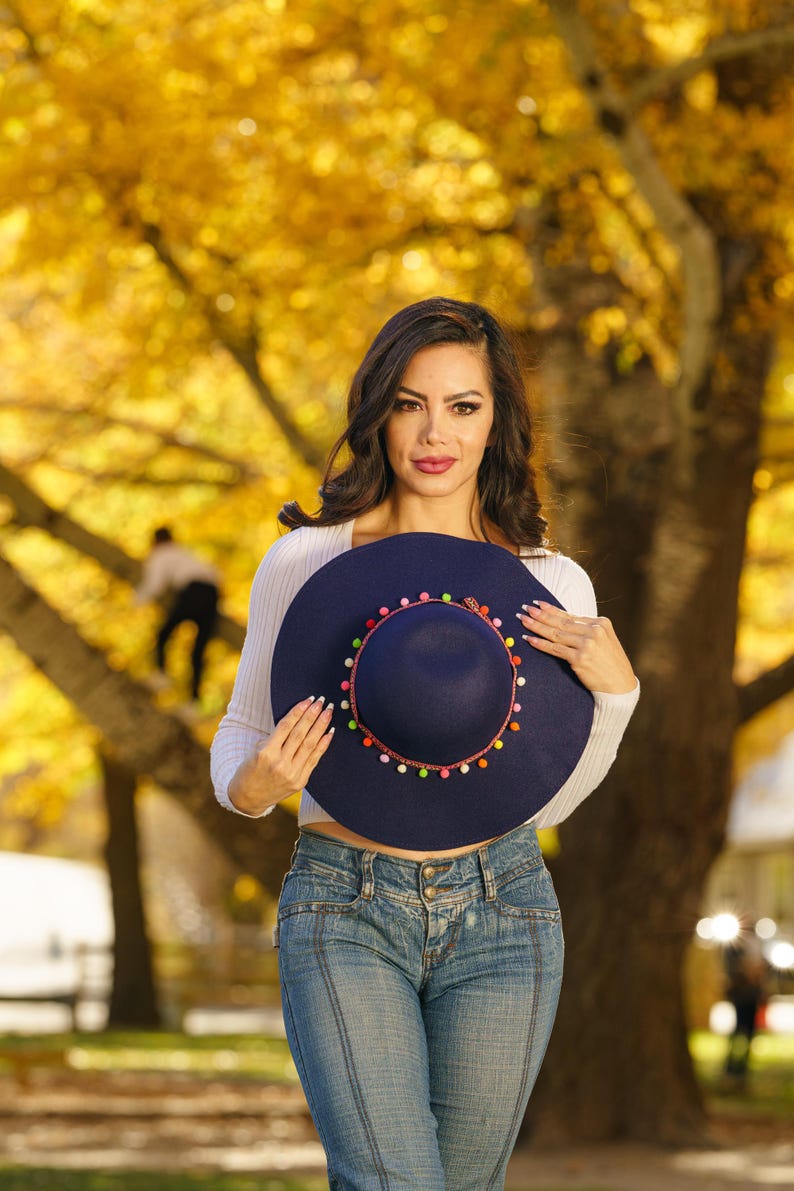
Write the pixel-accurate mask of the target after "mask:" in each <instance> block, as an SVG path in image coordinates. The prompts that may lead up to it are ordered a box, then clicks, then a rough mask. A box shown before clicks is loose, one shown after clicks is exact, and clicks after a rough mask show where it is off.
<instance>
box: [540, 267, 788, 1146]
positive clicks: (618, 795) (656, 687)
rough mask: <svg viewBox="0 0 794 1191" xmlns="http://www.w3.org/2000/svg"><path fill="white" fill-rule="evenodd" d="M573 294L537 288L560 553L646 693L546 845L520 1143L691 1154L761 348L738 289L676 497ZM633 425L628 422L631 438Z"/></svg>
mask: <svg viewBox="0 0 794 1191" xmlns="http://www.w3.org/2000/svg"><path fill="white" fill-rule="evenodd" d="M583 268H584V266H583ZM572 278H573V271H571V272H570V273H569V274H568V276H567V277H563V276H562V275H560V274H555V277H554V279H553V281H549V279H548V278H547V279H546V280H547V282H548V283H549V284H551V285H553V286H555V289H554V292H553V294H552V295H551V296H552V298H553V300H554V302H555V305H556V306H557V307H558V308H560V309H563V310H565V311H566V314H565V319H564V325H563V326H560V327H557V328H556V329H555V345H554V352H553V368H552V371H551V377H550V380H551V387H552V389H555V387H556V396H557V398H558V400H561V396H560V395H561V393H562V392H563V391H564V392H565V393H567V395H568V396H567V403H568V414H567V416H568V419H569V421H570V423H571V424H573V425H577V426H584V427H587V428H588V430H590V431H591V435H590V442H589V449H588V450H582V449H579V448H578V447H574V448H570V447H569V449H567V450H565V449H562V450H560V451H556V452H555V457H556V458H557V459H558V460H559V464H558V468H557V471H558V476H557V478H558V480H560V481H562V482H561V484H560V486H561V488H562V489H563V491H564V492H565V493H566V494H567V495H570V496H571V497H572V499H571V501H570V504H571V506H572V508H573V510H574V517H573V518H572V519H571V520H572V528H571V526H569V527H568V530H567V533H568V534H570V536H572V537H573V539H574V540H575V541H576V542H578V543H579V544H580V545H581V546H583V547H584V549H585V557H584V558H583V559H582V561H583V562H584V563H585V566H586V567H587V569H588V570H589V571H590V573H591V574H592V575H593V576H594V579H595V584H596V590H597V592H598V594H599V597H600V605H601V611H602V612H603V613H605V614H606V615H609V616H610V618H611V619H612V620H613V621H614V622H615V624H616V627H617V630H618V633H619V635H620V636H621V639H622V640H623V641H624V643H625V644H626V646H627V648H628V650H629V653H630V655H631V656H632V658H633V661H634V665H635V669H636V671H637V673H638V674H639V676H640V679H641V681H642V687H643V689H642V697H641V699H640V703H639V707H638V710H637V712H636V714H635V717H634V719H633V721H632V723H631V725H630V727H629V731H628V733H627V736H626V739H625V740H624V742H623V745H622V746H621V750H620V752H619V755H618V759H617V762H616V764H615V766H614V767H613V770H612V771H611V773H610V774H609V776H608V778H607V780H606V781H605V783H604V784H603V786H602V788H601V789H600V790H599V791H597V792H596V793H595V794H593V796H592V797H591V799H590V800H588V802H587V803H585V805H584V806H582V807H581V808H580V809H579V810H578V811H577V813H576V815H574V816H573V817H572V819H571V820H570V821H568V822H567V823H565V824H563V825H562V827H561V829H560V840H561V845H562V846H561V853H560V855H559V857H558V858H557V859H556V860H555V861H554V862H553V865H552V872H553V875H554V879H555V883H556V885H557V889H558V894H559V897H560V903H561V906H562V911H563V920H564V923H565V928H566V938H567V955H566V976H565V980H564V983H563V993H562V998H561V1002H560V1009H559V1014H558V1020H557V1025H556V1027H555V1031H554V1034H553V1036H552V1041H551V1045H550V1048H549V1054H548V1056H547V1059H546V1062H545V1064H544V1068H543V1071H542V1073H541V1078H540V1080H539V1083H538V1087H537V1089H536V1092H535V1094H534V1096H533V1100H532V1102H531V1104H530V1112H529V1116H528V1126H529V1130H530V1131H531V1132H532V1133H533V1134H535V1133H537V1135H539V1136H542V1137H543V1139H544V1141H549V1140H558V1141H562V1140H572V1139H573V1138H577V1139H583V1138H584V1139H592V1140H605V1139H613V1138H622V1137H628V1138H634V1139H642V1140H647V1141H654V1142H665V1143H667V1142H669V1143H676V1144H680V1143H692V1142H694V1141H699V1140H701V1139H702V1136H703V1132H704V1128H705V1114H704V1111H703V1106H702V1102H701V1097H700V1093H699V1090H698V1087H697V1085H696V1082H695V1079H694V1075H693V1071H692V1065H691V1061H690V1059H689V1055H688V1050H687V1033H686V1021H685V1016H684V1006H683V997H682V987H681V983H682V982H681V972H682V966H683V958H684V953H685V951H686V948H687V946H688V943H689V940H690V939H691V933H692V929H693V926H694V923H695V921H696V920H697V916H698V912H699V906H700V902H701V897H702V893H703V887H704V883H705V880H706V876H707V874H708V871H709V868H710V867H711V864H712V862H713V861H714V859H715V858H716V856H717V854H718V853H719V851H720V849H721V847H722V843H723V833H724V826H725V821H726V817H727V812H728V806H729V800H730V771H731V745H732V738H733V734H734V730H735V727H736V725H737V722H738V706H737V702H738V701H737V696H736V688H735V686H734V683H733V680H732V668H733V654H734V641H735V631H736V607H737V595H738V584H739V577H740V573H741V567H742V562H743V555H744V534H745V524H746V519H747V512H748V508H749V504H750V500H751V496H752V478H753V473H754V470H755V466H756V452H757V439H758V425H759V407H760V399H761V395H762V394H763V391H764V382H765V378H766V375H767V371H768V368H769V362H770V356H771V352H770V340H769V335H768V334H767V333H766V332H764V331H757V330H755V329H753V330H752V331H751V332H748V333H747V334H746V335H743V336H740V335H737V333H736V331H735V327H736V325H737V322H736V315H737V306H738V305H740V304H741V301H742V298H743V295H742V294H741V293H739V294H736V293H735V288H734V290H733V291H732V292H733V298H732V300H731V302H730V303H729V304H728V305H727V306H726V309H725V310H724V312H723V317H722V319H721V324H720V330H719V336H718V340H717V345H716V353H715V357H714V361H713V363H712V368H711V370H710V373H709V376H708V383H707V386H706V389H705V395H704V402H703V419H702V429H701V430H700V431H698V432H697V433H696V432H694V431H690V434H691V442H690V446H689V448H688V450H689V452H690V454H691V458H692V459H693V461H694V463H695V466H694V467H693V468H692V469H691V471H689V472H688V474H687V476H686V477H684V478H683V479H682V473H681V471H680V469H679V468H678V467H677V466H676V460H675V454H676V453H675V451H674V450H673V449H672V448H671V447H668V446H666V445H665V439H666V437H667V436H668V435H669V434H675V433H680V432H681V430H680V424H679V425H678V426H676V427H675V429H673V425H672V423H671V422H670V418H669V413H668V411H667V403H668V401H669V395H668V394H667V393H666V392H665V391H664V390H663V389H662V387H661V386H660V385H659V384H658V382H656V381H655V380H654V379H653V376H652V373H651V372H650V369H647V368H645V369H643V368H640V369H639V370H638V371H637V373H635V375H634V376H632V377H630V378H628V379H621V378H619V377H617V376H615V375H613V376H608V375H607V373H608V368H609V363H608V359H607V358H606V356H602V357H600V358H597V359H593V358H592V356H588V355H587V353H586V351H585V348H584V344H583V343H581V342H577V340H578V336H579V331H578V328H579V327H580V326H581V316H582V314H583V313H584V311H583V309H582V305H583V303H586V302H595V303H596V304H599V305H601V304H608V302H607V301H606V299H607V294H606V293H605V287H607V288H608V287H609V285H610V279H609V278H608V277H604V276H600V277H599V278H596V279H592V278H591V279H588V278H586V277H582V278H581V279H580V283H579V284H578V285H572V284H571V282H572ZM612 284H613V285H615V284H617V283H616V282H614V280H613V282H612ZM556 287H559V288H556ZM563 291H564V292H563ZM612 300H613V301H615V300H617V299H616V296H615V294H614V292H613V294H612ZM748 325H750V326H751V327H753V328H754V324H753V321H752V320H748ZM726 378H728V379H726ZM605 394H606V395H605ZM552 395H553V396H554V394H552ZM596 395H597V399H596ZM593 409H597V410H598V411H599V414H598V415H597V417H596V418H595V419H594V420H591V421H589V422H588V413H589V411H591V410H593ZM632 410H633V411H640V410H642V411H643V412H642V414H639V413H638V414H637V415H636V418H635V420H636V422H637V423H638V425H636V426H634V427H633V428H631V427H627V425H626V424H625V416H626V413H627V411H632ZM632 435H633V437H632ZM629 438H630V439H631V449H630V450H627V446H628V445H629V444H628V439H629Z"/></svg>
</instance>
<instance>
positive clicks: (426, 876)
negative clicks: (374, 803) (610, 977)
mask: <svg viewBox="0 0 794 1191" xmlns="http://www.w3.org/2000/svg"><path fill="white" fill-rule="evenodd" d="M278 934H279V948H280V949H279V967H280V974H281V991H282V1001H283V1007H284V1019H285V1023H286V1029H287V1037H288V1039H289V1044H290V1047H291V1050H292V1054H293V1057H294V1059H295V1063H296V1066H297V1068H298V1072H299V1074H300V1078H301V1082H302V1084H303V1088H304V1091H305V1093H306V1098H307V1101H308V1104H309V1108H310V1110H311V1113H312V1117H313V1118H314V1122H315V1125H316V1127H317V1131H318V1133H319V1135H320V1139H321V1141H322V1143H323V1146H324V1148H325V1152H326V1157H327V1161H328V1179H329V1184H330V1187H331V1191H369V1189H370V1188H372V1189H374V1188H378V1189H383V1188H388V1189H389V1191H397V1189H399V1191H408V1189H409V1188H410V1189H411V1191H488V1189H491V1188H501V1187H503V1186H504V1178H505V1170H506V1168H507V1162H508V1159H509V1157H510V1154H511V1152H512V1149H513V1146H514V1144H515V1139H516V1135H517V1133H518V1128H519V1126H520V1124H521V1120H522V1117H523V1115H524V1110H525V1108H526V1104H527V1100H528V1099H529V1093H530V1091H531V1089H532V1086H533V1084H534V1082H535V1078H536V1076H537V1073H538V1070H539V1068H540V1064H541V1061H542V1059H543V1055H544V1053H545V1050H546V1044H547V1042H548V1038H549V1034H550V1033H551V1027H552V1023H553V1021H554V1014H555V1011H556V1008H557V997H558V993H559V987H560V981H561V978H562V960H563V941H562V928H561V924H560V913H559V907H558V905H557V898H556V896H555V893H554V888H553V886H552V883H551V878H550V876H549V874H548V872H547V870H546V867H545V865H544V863H543V858H542V856H541V853H540V849H539V847H538V842H537V836H536V833H535V831H534V829H533V828H530V827H519V828H517V829H516V830H515V831H512V832H510V833H509V834H508V835H505V836H502V837H501V838H500V839H498V840H496V841H495V842H494V843H492V844H488V845H486V846H484V847H482V848H479V849H477V850H475V851H472V852H467V853H466V854H465V855H463V856H458V857H456V858H455V859H449V858H446V859H443V858H439V859H437V860H433V859H429V860H425V861H422V862H421V863H417V862H415V861H411V860H403V859H399V858H396V857H393V856H389V855H386V854H385V853H381V852H371V851H365V850H363V849H361V848H357V847H352V846H350V845H348V844H345V843H341V842H339V841H337V840H332V839H329V838H328V837H326V836H324V835H321V834H320V833H319V832H312V831H310V830H308V831H307V830H304V831H302V832H301V836H300V839H299V841H298V844H297V847H296V849H295V854H294V857H293V863H292V867H291V869H290V871H289V873H288V874H287V877H286V878H285V881H284V887H283V890H282V895H281V901H280V905H279V931H278Z"/></svg>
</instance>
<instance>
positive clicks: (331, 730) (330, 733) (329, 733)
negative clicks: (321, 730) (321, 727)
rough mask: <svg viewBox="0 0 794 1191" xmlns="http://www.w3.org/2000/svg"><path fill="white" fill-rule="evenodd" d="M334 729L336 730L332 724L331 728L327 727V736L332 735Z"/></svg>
mask: <svg viewBox="0 0 794 1191" xmlns="http://www.w3.org/2000/svg"><path fill="white" fill-rule="evenodd" d="M335 731H336V727H335V726H334V727H333V728H329V729H328V735H329V736H333V734H334V732H335Z"/></svg>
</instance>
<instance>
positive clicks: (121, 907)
mask: <svg viewBox="0 0 794 1191" xmlns="http://www.w3.org/2000/svg"><path fill="white" fill-rule="evenodd" d="M99 758H100V762H101V766H102V777H103V789H104V797H105V808H106V811H107V839H106V843H105V860H106V863H107V870H108V876H109V878H110V892H111V901H112V905H113V925H114V933H113V984H112V988H111V994H110V1004H109V1007H108V1026H110V1027H118V1028H127V1027H130V1028H135V1029H157V1028H158V1027H159V1026H160V1024H161V1020H160V1010H159V1007H158V1004H157V992H156V989H155V981H154V970H153V967H152V952H151V945H150V943H149V936H148V932H147V930H146V912H145V909H144V900H143V892H142V890H141V864H140V846H139V836H138V823H137V817H136V813H135V784H136V779H135V774H134V773H133V772H132V771H131V770H129V769H128V768H127V767H126V765H122V764H121V763H120V762H119V761H118V760H117V759H116V758H115V757H114V756H113V755H112V753H111V752H110V750H108V749H107V748H104V747H103V748H100V750H99Z"/></svg>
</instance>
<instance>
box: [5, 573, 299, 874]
mask: <svg viewBox="0 0 794 1191" xmlns="http://www.w3.org/2000/svg"><path fill="white" fill-rule="evenodd" d="M0 629H3V630H4V631H6V632H7V633H9V635H10V636H11V637H12V638H13V639H14V640H15V641H16V643H17V645H18V646H19V648H20V649H21V650H22V651H23V652H24V653H26V654H27V655H28V657H29V658H30V659H31V661H32V662H33V663H34V665H35V666H37V667H38V669H39V670H41V672H42V673H43V674H44V675H46V677H47V678H49V679H50V681H51V682H53V683H54V684H55V685H56V686H57V687H58V688H59V689H60V690H61V691H62V692H63V693H64V694H65V695H66V697H67V698H68V699H69V700H70V701H71V702H72V703H74V705H75V707H76V708H77V709H78V710H79V711H80V712H81V714H82V715H84V716H85V717H86V719H87V720H88V721H89V722H90V723H92V724H95V725H96V727H97V728H98V729H99V731H100V732H101V734H102V735H103V736H104V737H105V739H106V740H107V741H108V742H109V743H110V744H111V745H112V747H113V749H114V753H115V756H116V757H117V758H118V760H119V762H120V763H122V764H123V765H125V766H126V767H127V768H128V769H130V770H132V772H134V773H136V774H138V775H143V774H148V775H149V776H150V777H151V778H153V780H154V781H155V782H157V784H158V785H159V786H161V787H162V788H163V789H164V790H168V791H169V792H170V793H172V794H174V795H176V796H177V797H178V798H179V799H180V801H181V803H182V805H183V806H184V807H185V808H186V809H187V810H188V811H189V812H190V813H191V814H192V815H193V816H194V818H195V819H196V820H197V821H198V822H199V823H201V824H202V826H203V827H204V828H205V829H206V830H207V831H208V832H209V833H210V834H211V835H212V836H213V837H214V838H215V839H216V840H217V841H218V842H219V843H220V844H221V846H222V847H225V848H226V850H227V851H228V853H229V855H230V856H231V857H232V859H233V860H235V861H236V862H237V863H238V864H239V865H240V866H241V868H242V869H243V870H244V871H247V872H250V873H252V874H253V875H254V876H256V877H257V878H258V879H259V880H260V881H261V883H262V885H263V886H264V888H266V889H267V890H268V891H269V892H270V893H271V894H273V895H274V896H275V895H277V894H278V892H279V889H280V887H281V879H282V877H283V874H284V872H285V871H286V869H287V867H288V864H289V857H290V854H291V851H292V845H293V842H294V839H295V836H296V834H297V828H296V825H295V819H294V817H293V816H292V815H290V814H289V813H288V812H287V811H285V810H282V809H281V807H276V808H275V809H274V810H273V812H272V813H271V814H269V815H267V816H266V817H265V818H263V819H248V818H245V817H244V816H239V815H234V814H231V813H229V812H228V811H225V810H223V809H222V808H221V807H220V806H219V804H218V803H217V801H216V799H215V797H214V795H213V791H212V784H211V782H210V776H209V758H208V753H207V750H206V748H204V746H203V745H201V744H199V742H198V741H197V740H196V739H195V738H194V737H193V736H192V735H191V733H190V732H189V731H188V729H187V728H186V727H185V725H184V724H183V723H182V722H181V720H179V719H177V718H176V716H172V715H168V714H167V713H166V712H164V711H162V710H161V709H160V708H158V707H156V706H155V705H154V704H153V703H152V701H151V697H150V695H149V692H148V691H147V690H146V689H145V688H144V687H143V686H141V685H140V684H138V683H136V682H134V681H133V680H132V679H131V678H129V677H128V676H127V675H126V674H125V673H124V672H122V671H118V670H113V669H111V667H110V666H109V665H108V663H107V661H106V659H105V656H104V654H103V653H102V652H101V651H100V650H98V649H96V648H95V647H94V646H92V645H89V644H88V643H87V642H86V641H84V640H83V638H82V637H81V636H80V634H79V633H78V632H77V630H76V629H75V628H74V626H73V625H70V624H69V623H68V622H67V621H65V620H64V619H63V618H62V617H61V616H60V615H59V614H58V613H57V612H56V611H55V610H54V609H53V608H51V607H50V606H49V604H47V602H46V601H45V600H44V599H43V597H42V596H41V595H39V593H38V592H36V591H35V590H34V589H33V588H32V587H30V586H29V585H28V584H27V583H26V582H25V581H24V579H22V577H21V576H20V575H19V574H18V573H17V572H16V571H15V570H14V568H13V567H12V566H11V565H10V563H8V562H7V560H5V559H3V558H0Z"/></svg>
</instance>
